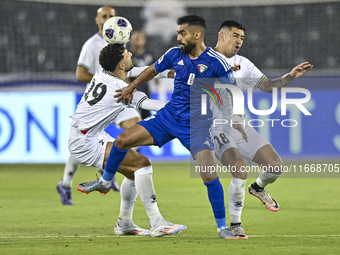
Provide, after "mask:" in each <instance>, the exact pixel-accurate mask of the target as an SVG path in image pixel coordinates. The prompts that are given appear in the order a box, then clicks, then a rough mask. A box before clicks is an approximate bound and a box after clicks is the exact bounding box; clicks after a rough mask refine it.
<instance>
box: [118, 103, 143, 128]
mask: <svg viewBox="0 0 340 255" xmlns="http://www.w3.org/2000/svg"><path fill="white" fill-rule="evenodd" d="M138 117H139V118H141V116H140V113H139V112H138V111H137V110H136V109H135V108H130V107H127V108H125V109H124V111H122V112H121V113H119V114H118V116H117V117H116V119H115V121H114V124H115V125H116V127H119V124H120V123H122V122H123V121H125V120H129V119H133V118H138Z"/></svg>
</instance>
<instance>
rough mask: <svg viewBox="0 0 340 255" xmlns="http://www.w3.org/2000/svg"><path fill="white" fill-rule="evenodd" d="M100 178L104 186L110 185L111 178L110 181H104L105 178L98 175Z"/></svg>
mask: <svg viewBox="0 0 340 255" xmlns="http://www.w3.org/2000/svg"><path fill="white" fill-rule="evenodd" d="M100 179H101V180H102V183H103V185H104V186H105V187H106V188H109V187H111V184H112V180H111V181H106V180H104V179H103V176H102V177H100Z"/></svg>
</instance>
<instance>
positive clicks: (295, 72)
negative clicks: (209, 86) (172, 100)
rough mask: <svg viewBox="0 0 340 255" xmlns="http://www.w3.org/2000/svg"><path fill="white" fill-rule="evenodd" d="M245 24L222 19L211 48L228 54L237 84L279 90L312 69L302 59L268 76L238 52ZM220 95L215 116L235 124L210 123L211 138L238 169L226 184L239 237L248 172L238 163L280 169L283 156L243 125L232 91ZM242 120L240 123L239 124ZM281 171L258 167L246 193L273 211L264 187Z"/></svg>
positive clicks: (275, 208) (221, 156)
mask: <svg viewBox="0 0 340 255" xmlns="http://www.w3.org/2000/svg"><path fill="white" fill-rule="evenodd" d="M244 31H245V28H244V26H243V25H242V24H240V23H239V22H236V21H233V20H226V21H224V22H223V23H222V24H221V26H220V29H219V33H218V42H217V45H216V47H215V48H214V49H215V50H216V51H218V52H220V53H222V54H223V55H225V56H226V57H227V58H228V60H227V61H228V63H229V64H230V66H231V67H232V69H233V71H234V76H235V78H236V79H237V84H238V86H240V85H246V86H249V87H252V88H253V89H257V88H259V89H261V90H263V91H266V92H269V93H271V92H272V89H273V88H277V89H278V90H279V89H281V88H282V87H285V86H287V85H288V84H289V83H290V82H292V81H293V80H294V79H295V78H298V77H300V76H301V75H303V74H304V73H306V72H307V71H309V70H311V69H312V67H313V66H312V65H311V64H309V63H308V62H304V63H301V64H299V65H297V66H296V67H294V68H293V69H292V70H291V71H290V72H289V73H287V74H285V75H283V76H282V77H280V78H277V79H273V80H270V79H268V78H267V77H266V76H265V75H264V74H263V73H262V72H261V71H260V70H259V69H258V68H257V67H256V66H255V65H254V64H253V63H252V62H251V61H250V60H248V59H247V58H245V57H243V56H240V55H237V53H238V51H239V50H240V48H241V46H242V44H243V40H244ZM219 94H220V97H221V99H222V104H223V109H219V108H218V107H216V106H215V105H214V104H211V106H212V107H213V108H214V109H212V110H213V111H214V117H215V116H220V118H221V117H222V116H223V119H228V121H229V123H230V120H232V119H233V123H237V122H238V123H240V124H236V125H234V127H235V128H233V127H230V125H216V126H215V127H212V133H211V136H212V139H213V140H214V145H215V153H216V155H217V156H218V158H219V159H220V161H221V163H222V164H223V165H225V166H228V165H231V166H236V169H237V172H232V175H233V178H232V181H231V183H230V187H229V210H230V218H231V230H232V231H233V233H234V234H236V235H238V236H239V238H248V237H247V236H246V234H245V231H244V230H243V228H242V225H241V213H242V209H243V202H244V195H245V191H244V190H245V185H246V180H247V173H246V172H245V171H244V172H241V171H240V169H241V167H244V166H245V161H246V162H248V163H249V164H253V163H256V164H258V165H262V166H267V169H270V168H269V166H271V167H278V168H279V169H281V170H282V168H281V166H282V164H283V163H282V160H281V158H280V156H279V155H278V153H277V152H276V151H275V149H274V148H273V146H272V145H271V144H270V143H269V142H268V141H267V140H266V139H265V138H264V137H263V136H262V135H261V134H259V133H258V132H256V130H255V129H254V128H253V127H250V126H247V125H246V126H245V127H244V128H242V125H243V123H245V122H243V119H242V118H241V117H240V116H233V115H232V114H233V113H232V95H230V94H229V93H228V92H227V91H226V90H220V91H219ZM241 123H242V125H241ZM281 174H282V172H274V171H271V170H269V171H267V172H266V171H263V170H262V171H261V173H260V174H259V176H258V178H257V180H256V181H255V182H254V183H252V184H251V185H250V186H249V188H248V190H249V193H250V194H251V195H253V196H255V197H257V198H259V199H260V200H261V202H262V203H263V204H264V206H265V207H266V208H267V209H269V210H271V211H273V212H276V211H278V210H279V204H278V203H277V202H276V201H275V199H273V198H272V197H271V196H270V195H269V194H268V193H267V191H266V190H265V189H264V188H265V187H266V186H267V185H268V184H270V183H273V182H275V181H276V180H277V178H279V176H280V175H281Z"/></svg>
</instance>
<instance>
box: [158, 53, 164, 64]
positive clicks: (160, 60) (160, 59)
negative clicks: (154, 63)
mask: <svg viewBox="0 0 340 255" xmlns="http://www.w3.org/2000/svg"><path fill="white" fill-rule="evenodd" d="M163 59H164V55H162V56H161V57H160V58H159V59H158V64H160V63H162V61H163Z"/></svg>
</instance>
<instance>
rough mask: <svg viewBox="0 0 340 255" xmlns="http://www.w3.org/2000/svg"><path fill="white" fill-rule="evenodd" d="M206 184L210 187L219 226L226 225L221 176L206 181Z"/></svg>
mask: <svg viewBox="0 0 340 255" xmlns="http://www.w3.org/2000/svg"><path fill="white" fill-rule="evenodd" d="M204 185H205V186H207V189H208V197H209V201H210V204H211V207H212V209H213V212H214V216H215V220H216V223H217V228H218V229H219V228H222V227H226V221H225V206H224V192H223V187H222V184H221V182H220V180H219V178H218V177H217V178H216V179H215V180H213V181H211V182H205V183H204Z"/></svg>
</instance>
